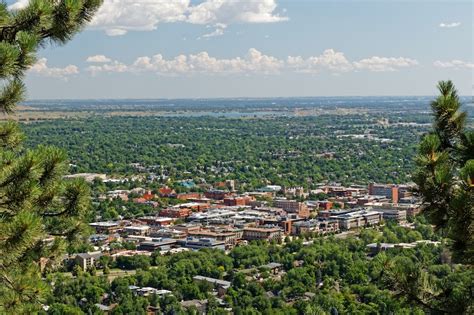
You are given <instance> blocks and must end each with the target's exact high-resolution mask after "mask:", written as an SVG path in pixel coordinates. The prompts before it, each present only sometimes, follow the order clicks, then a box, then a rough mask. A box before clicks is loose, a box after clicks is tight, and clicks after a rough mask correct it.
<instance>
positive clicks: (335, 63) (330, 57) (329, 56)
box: [287, 49, 353, 73]
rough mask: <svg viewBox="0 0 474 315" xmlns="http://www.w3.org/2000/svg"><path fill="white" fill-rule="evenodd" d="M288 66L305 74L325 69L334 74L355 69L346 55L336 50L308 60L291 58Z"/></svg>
mask: <svg viewBox="0 0 474 315" xmlns="http://www.w3.org/2000/svg"><path fill="white" fill-rule="evenodd" d="M287 65H288V67H290V68H291V69H294V70H296V71H297V72H303V73H315V72H319V71H321V70H324V69H326V70H330V71H334V72H347V71H350V70H352V69H353V66H352V64H351V63H350V62H349V60H347V58H346V57H345V56H344V53H342V52H337V51H335V50H334V49H326V50H325V51H324V52H323V53H322V54H321V55H319V56H312V57H309V58H306V59H304V58H303V57H301V56H297V57H292V56H289V57H288V58H287Z"/></svg>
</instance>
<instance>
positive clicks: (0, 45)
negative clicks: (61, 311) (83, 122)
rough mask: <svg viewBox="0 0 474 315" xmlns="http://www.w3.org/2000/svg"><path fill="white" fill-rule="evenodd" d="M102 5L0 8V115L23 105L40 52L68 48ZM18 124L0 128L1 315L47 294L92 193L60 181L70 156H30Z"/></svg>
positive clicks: (59, 2)
mask: <svg viewBox="0 0 474 315" xmlns="http://www.w3.org/2000/svg"><path fill="white" fill-rule="evenodd" d="M100 4H101V0H75V1H70V0H31V1H30V2H29V3H28V4H27V5H26V7H25V8H23V9H19V10H15V11H12V10H9V9H8V7H7V4H6V3H5V2H1V3H0V80H1V83H0V84H2V88H1V89H0V113H3V114H7V115H9V114H11V113H13V111H14V108H15V106H16V104H17V103H18V102H20V101H21V100H23V98H24V94H25V86H24V84H23V77H24V75H25V72H26V71H27V70H28V68H29V67H30V66H32V65H33V64H34V63H35V61H36V53H37V50H38V49H39V48H41V47H44V46H46V45H47V44H64V43H66V42H67V41H68V40H70V39H71V38H72V37H73V35H74V34H76V33H77V32H78V31H80V30H81V29H82V28H83V26H84V25H85V24H86V23H87V22H88V21H90V20H91V18H92V16H93V14H94V13H95V11H96V10H97V9H98V7H99V6H100ZM22 139H23V136H22V134H21V132H20V129H19V127H18V125H17V124H16V123H14V122H13V121H8V122H6V123H3V124H0V253H1V254H0V313H1V314H13V313H14V312H20V313H34V312H36V310H37V309H38V307H39V305H40V303H41V301H42V296H43V295H42V293H43V292H44V291H45V290H46V289H47V286H46V284H45V283H44V282H43V281H42V280H41V274H40V271H41V269H42V267H44V266H48V265H51V264H53V263H54V262H55V261H57V260H58V258H60V256H61V254H62V253H63V250H64V248H65V246H66V244H67V242H70V241H73V240H74V239H75V238H76V236H77V235H79V232H80V231H81V229H82V228H83V226H84V223H83V220H82V218H83V217H84V216H85V214H86V212H87V210H88V208H89V202H90V201H89V188H88V186H87V185H86V184H85V183H84V182H83V181H79V180H77V181H67V182H65V181H63V180H62V177H63V175H64V174H65V173H66V171H67V168H68V162H67V159H66V154H65V153H64V152H63V151H62V150H59V149H57V148H53V147H38V148H37V149H34V150H26V149H23V148H22V147H21V142H22Z"/></svg>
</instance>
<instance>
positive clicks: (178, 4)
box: [91, 0, 288, 37]
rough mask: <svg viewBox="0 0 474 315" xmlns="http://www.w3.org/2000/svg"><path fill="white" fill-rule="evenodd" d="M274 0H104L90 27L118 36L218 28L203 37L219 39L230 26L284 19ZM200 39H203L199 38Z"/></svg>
mask: <svg viewBox="0 0 474 315" xmlns="http://www.w3.org/2000/svg"><path fill="white" fill-rule="evenodd" d="M276 8H277V4H276V0H246V1H235V0H205V1H203V2H201V3H199V4H197V5H192V4H191V2H190V0H167V1H163V0H133V1H132V0H105V1H104V4H103V5H102V7H101V8H100V9H99V11H98V12H97V14H96V16H95V17H94V19H93V21H92V23H91V27H92V28H94V29H101V30H105V32H106V34H107V35H110V36H119V35H124V34H126V33H127V32H128V31H150V30H154V29H156V27H157V26H158V24H160V23H174V22H184V23H191V24H199V25H218V27H216V29H215V30H214V31H213V32H212V33H209V34H207V36H205V37H212V36H219V35H222V34H223V33H224V29H225V28H226V26H227V25H229V24H232V23H272V22H281V21H286V20H288V18H287V17H284V16H280V15H279V14H277V13H276V12H275V11H276ZM203 37H204V36H203Z"/></svg>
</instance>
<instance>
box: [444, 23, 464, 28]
mask: <svg viewBox="0 0 474 315" xmlns="http://www.w3.org/2000/svg"><path fill="white" fill-rule="evenodd" d="M460 25H461V22H451V23H440V24H439V27H441V28H454V27H458V26H460Z"/></svg>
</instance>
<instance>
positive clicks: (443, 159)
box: [414, 81, 474, 264]
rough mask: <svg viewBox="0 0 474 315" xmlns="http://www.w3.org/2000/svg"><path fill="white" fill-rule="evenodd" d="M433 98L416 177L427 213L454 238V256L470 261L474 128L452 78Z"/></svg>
mask: <svg viewBox="0 0 474 315" xmlns="http://www.w3.org/2000/svg"><path fill="white" fill-rule="evenodd" d="M438 90H439V92H440V95H439V96H438V97H437V98H436V99H435V100H434V101H433V102H432V103H431V107H432V111H433V116H434V122H433V131H432V132H431V133H429V134H427V135H425V137H424V138H423V140H422V141H421V143H420V146H419V154H418V156H417V164H418V169H417V172H416V173H415V176H414V179H415V182H416V183H417V184H418V187H419V193H420V195H421V197H422V198H423V202H424V213H425V216H426V218H427V219H428V220H429V221H430V222H431V223H432V224H434V225H435V227H436V229H439V230H442V231H443V233H444V235H446V236H447V237H449V238H450V239H451V240H452V246H451V249H452V251H453V258H454V259H455V260H456V261H458V262H465V263H470V264H472V263H473V262H474V220H473V218H474V132H473V131H472V130H467V128H466V120H467V113H466V112H462V111H461V101H460V99H459V96H458V95H457V91H456V89H455V87H454V84H453V83H452V82H451V81H441V82H439V84H438Z"/></svg>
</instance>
